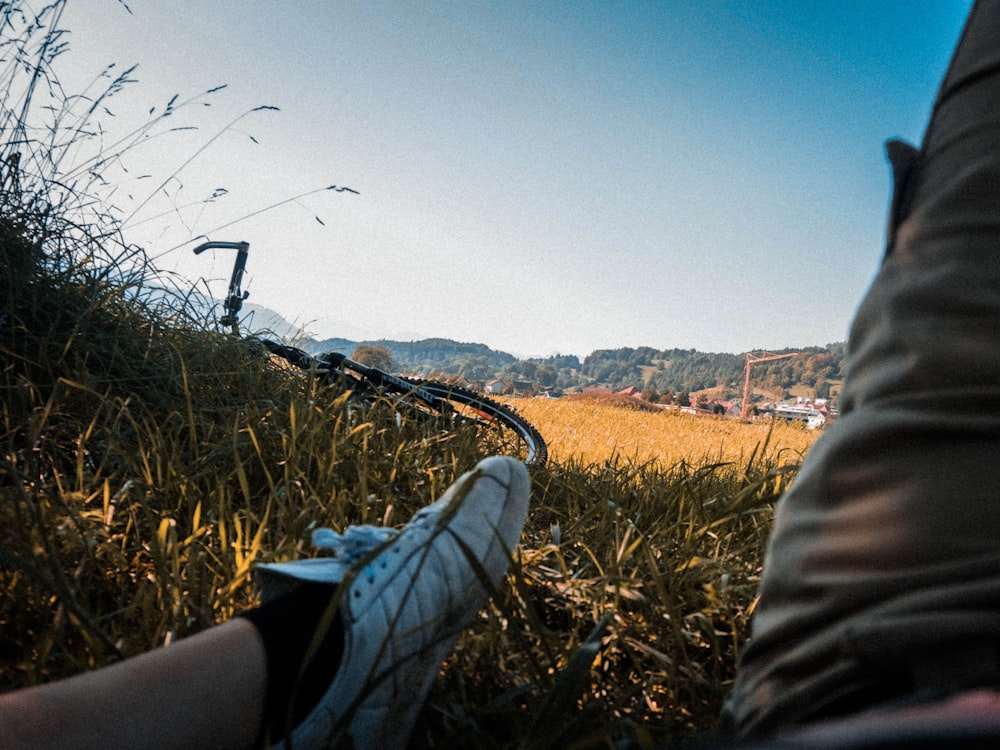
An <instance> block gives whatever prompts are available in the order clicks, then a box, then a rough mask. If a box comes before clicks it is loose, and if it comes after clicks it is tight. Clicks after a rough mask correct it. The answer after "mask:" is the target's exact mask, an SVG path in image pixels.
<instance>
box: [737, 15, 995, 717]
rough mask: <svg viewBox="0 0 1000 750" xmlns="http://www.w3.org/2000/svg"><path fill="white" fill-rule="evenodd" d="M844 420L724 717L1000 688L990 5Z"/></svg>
mask: <svg viewBox="0 0 1000 750" xmlns="http://www.w3.org/2000/svg"><path fill="white" fill-rule="evenodd" d="M889 152H890V154H889V155H890V159H891V161H892V162H893V171H894V176H895V191H894V192H895V195H894V198H893V202H892V209H891V215H890V226H889V234H888V249H887V254H886V257H885V260H884V262H883V265H882V268H881V270H880V271H879V273H878V276H877V277H876V279H875V281H874V283H873V284H872V287H871V289H870V290H869V292H868V294H867V296H866V298H865V299H864V301H863V303H862V305H861V307H860V308H859V310H858V313H857V316H856V318H855V320H854V323H853V326H852V328H851V333H850V340H849V358H848V373H847V378H846V381H845V384H844V390H843V393H842V396H841V407H842V416H841V417H840V418H839V419H838V420H837V421H836V423H835V424H833V425H832V426H831V427H830V428H828V430H827V431H826V433H825V434H824V435H823V436H822V437H821V438H820V439H819V440H818V441H817V443H816V444H815V445H814V447H813V448H812V450H811V451H810V453H809V455H808V457H807V458H806V461H805V464H804V466H803V469H802V471H801V473H800V474H799V476H798V478H797V479H796V481H795V483H794V485H793V487H792V488H791V490H790V491H789V492H788V493H787V495H786V496H785V497H784V498H783V499H782V501H781V502H780V504H779V507H778V510H777V515H776V519H775V524H774V530H773V533H772V537H771V540H770V544H769V548H768V552H767V556H766V559H765V564H764V572H763V578H762V584H761V589H760V603H759V606H758V609H757V612H756V614H755V619H754V623H753V634H752V638H751V640H750V643H749V645H748V646H747V648H746V650H745V652H744V653H743V654H742V657H741V662H740V669H739V673H738V677H737V680H736V684H735V687H734V690H733V693H732V697H731V701H730V704H729V707H728V709H727V710H728V712H729V714H730V718H731V719H732V721H733V722H734V723H735V727H736V729H737V731H738V732H739V733H740V734H742V735H746V736H754V735H758V736H759V735H769V734H773V733H776V732H780V731H783V730H785V729H788V728H791V727H795V726H801V725H803V724H806V723H809V722H812V721H815V720H817V719H821V718H828V717H834V716H843V715H848V714H850V713H852V712H855V711H857V710H859V709H862V708H865V707H869V706H872V705H875V704H878V703H884V702H891V701H894V700H898V699H900V698H905V697H908V696H910V697H912V696H916V695H920V694H925V695H927V696H931V695H933V694H935V693H948V692H950V691H955V690H959V689H962V688H965V687H968V686H972V685H978V684H988V685H997V684H1000V657H998V653H1000V650H998V645H1000V1H998V0H978V2H977V4H976V5H975V6H974V8H973V10H972V12H971V14H970V16H969V19H968V21H967V25H966V28H965V31H964V33H963V36H962V38H961V40H960V42H959V45H958V48H957V49H956V52H955V56H954V58H953V60H952V63H951V66H950V67H949V70H948V72H947V75H946V77H945V80H944V82H943V84H942V86H941V90H940V92H939V94H938V99H937V101H936V103H935V107H934V111H933V114H932V116H931V122H930V125H929V127H928V130H927V133H926V135H925V137H924V143H923V146H922V147H921V149H920V150H919V152H918V151H916V150H914V149H911V148H909V147H907V146H905V144H902V143H898V142H897V143H891V144H890V145H889Z"/></svg>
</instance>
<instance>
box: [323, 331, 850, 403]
mask: <svg viewBox="0 0 1000 750" xmlns="http://www.w3.org/2000/svg"><path fill="white" fill-rule="evenodd" d="M309 348H310V349H311V350H312V351H330V350H336V351H341V352H344V353H346V354H349V355H350V354H352V353H354V352H356V351H359V350H360V351H363V352H365V354H366V355H367V356H370V355H371V354H372V352H373V350H374V352H375V353H376V354H377V353H378V352H379V351H381V352H383V353H385V352H388V355H390V356H389V359H388V360H381V361H378V360H376V361H375V362H374V364H378V365H379V366H385V365H389V366H390V367H391V368H393V369H395V370H397V371H399V372H403V373H408V374H412V375H417V376H421V377H432V376H433V377H438V378H442V377H453V378H461V379H462V380H464V381H467V382H468V383H471V384H473V385H477V386H480V387H485V385H486V384H487V383H491V382H493V381H497V380H499V381H503V382H504V383H505V384H506V385H507V387H508V389H509V390H516V391H519V392H530V391H535V392H541V391H548V392H552V393H555V394H559V393H564V392H573V391H579V390H582V389H583V388H585V387H587V386H595V387H598V388H605V389H609V390H613V391H619V390H623V389H626V388H636V389H638V390H640V391H643V392H644V393H645V394H646V395H647V397H649V398H652V399H654V400H659V399H660V398H661V397H669V396H671V395H673V396H677V395H680V394H691V393H696V392H700V391H705V390H708V389H716V390H717V391H718V397H720V398H739V397H741V396H742V390H743V379H744V371H745V366H746V358H745V356H744V355H742V354H724V353H707V352H699V351H697V350H695V349H665V350H659V349H654V348H652V347H638V348H621V349H599V350H597V351H594V352H593V353H591V354H590V355H589V356H587V357H585V358H584V359H583V360H582V361H581V360H580V358H579V357H576V356H572V355H556V356H552V357H544V358H532V359H518V358H516V357H514V356H513V355H511V354H507V353H505V352H498V351H495V350H493V349H490V348H489V347H487V346H485V345H483V344H469V343H460V342H457V341H451V340H449V339H424V340H422V341H411V342H400V341H388V340H380V341H363V342H358V341H350V340H347V339H326V340H324V341H319V342H311V343H310V345H309ZM792 352H797V354H795V356H791V357H787V358H785V359H777V360H772V361H765V362H759V363H756V364H755V365H754V366H753V369H752V371H751V378H752V380H751V383H752V386H753V389H754V390H755V391H756V392H758V393H767V394H769V395H770V396H771V397H773V398H776V399H778V398H786V397H788V396H789V395H792V393H793V392H795V393H797V394H801V393H807V394H808V395H812V396H815V397H817V398H834V397H835V396H836V391H837V387H838V386H839V383H840V381H841V379H842V378H843V366H844V355H845V345H844V344H843V343H835V344H828V345H827V346H824V347H818V346H817V347H807V348H803V349H784V350H775V351H771V352H769V354H790V353H792Z"/></svg>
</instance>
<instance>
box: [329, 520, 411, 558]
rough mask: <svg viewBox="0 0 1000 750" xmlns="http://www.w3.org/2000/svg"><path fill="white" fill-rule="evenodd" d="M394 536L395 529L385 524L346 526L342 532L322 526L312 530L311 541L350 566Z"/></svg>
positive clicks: (395, 534) (397, 533) (395, 533)
mask: <svg viewBox="0 0 1000 750" xmlns="http://www.w3.org/2000/svg"><path fill="white" fill-rule="evenodd" d="M396 536H399V531H398V530H397V529H390V528H386V527H385V526H348V527H347V529H346V530H345V531H344V533H342V534H338V533H337V532H336V531H334V530H333V529H328V528H325V527H324V528H319V529H314V530H313V533H312V543H313V546H315V547H318V548H319V549H325V550H330V551H331V552H333V554H334V555H335V556H336V558H337V561H338V562H341V563H343V564H344V565H347V566H350V565H353V564H354V563H356V562H357V561H358V560H360V559H361V558H363V557H364V556H365V555H367V554H368V553H369V552H371V551H372V550H373V549H375V548H377V547H379V546H380V545H382V544H385V543H386V542H387V541H389V540H390V539H392V538H393V537H396Z"/></svg>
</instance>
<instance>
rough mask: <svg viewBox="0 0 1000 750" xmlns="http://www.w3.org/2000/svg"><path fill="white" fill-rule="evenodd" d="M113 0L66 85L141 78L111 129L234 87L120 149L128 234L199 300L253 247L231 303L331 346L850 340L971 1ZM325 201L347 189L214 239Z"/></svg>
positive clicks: (523, 348) (80, 42)
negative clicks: (893, 161)
mask: <svg viewBox="0 0 1000 750" xmlns="http://www.w3.org/2000/svg"><path fill="white" fill-rule="evenodd" d="M128 4H129V7H130V8H131V11H132V13H131V14H129V13H127V12H126V11H125V10H123V8H122V6H121V5H120V4H119V3H118V2H116V0H86V2H82V1H80V0H77V1H76V2H73V1H72V0H71V2H70V5H69V8H68V10H67V13H66V15H65V16H64V18H63V25H64V26H65V27H67V28H68V29H69V30H70V32H71V37H70V44H71V52H70V53H69V54H67V55H66V56H65V59H66V61H67V62H66V68H65V70H64V73H63V75H64V76H65V80H66V81H67V82H69V83H75V82H77V81H79V83H80V85H85V83H86V82H87V81H89V80H90V79H91V78H92V77H93V75H94V74H96V73H98V72H99V71H100V70H101V69H102V68H103V66H104V65H106V64H108V63H112V62H114V63H118V64H119V65H120V66H122V67H125V66H128V65H131V64H133V63H138V65H139V67H138V69H137V71H136V73H135V76H134V77H135V78H136V79H137V82H136V83H134V84H131V85H130V86H128V87H126V90H125V91H124V92H122V94H120V95H118V96H116V97H115V99H114V100H113V102H112V104H111V106H110V109H111V111H112V112H113V113H114V115H115V116H114V117H113V118H108V119H107V122H106V123H105V126H106V127H107V128H108V131H109V132H111V131H113V130H114V129H115V128H121V129H127V128H128V127H129V125H130V123H133V122H137V121H141V120H142V118H144V117H146V116H147V113H148V111H149V109H150V108H151V107H157V108H160V107H162V106H163V105H164V104H165V103H166V102H167V101H168V100H169V99H170V97H172V96H173V95H174V94H180V96H181V99H185V98H188V97H197V96H198V95H199V94H201V92H204V91H207V90H208V89H211V88H213V87H215V86H217V85H220V84H227V87H226V88H225V89H224V90H222V91H218V92H215V93H213V94H210V95H206V96H204V97H201V98H200V99H197V101H196V103H195V104H192V105H191V106H189V107H187V108H184V109H182V110H180V111H178V112H177V113H176V114H175V115H173V116H172V117H171V118H170V119H169V123H167V124H169V125H171V126H173V127H177V126H186V125H191V126H194V127H196V128H197V129H195V130H180V131H177V132H168V133H164V134H162V135H161V136H158V137H156V138H151V139H149V141H148V142H147V143H144V144H142V145H141V146H140V147H138V148H136V149H135V150H133V151H132V152H130V153H129V154H127V155H126V158H125V159H124V160H123V163H124V164H125V166H126V167H127V168H128V169H129V172H128V174H127V175H123V178H122V179H123V189H122V190H120V191H118V192H117V193H116V194H115V195H114V196H112V197H111V199H110V200H111V201H112V202H113V203H114V205H115V206H116V207H117V209H118V210H120V211H121V215H122V216H123V217H128V220H127V221H126V223H125V229H126V237H127V238H128V239H130V240H132V241H135V242H138V243H140V244H142V245H143V246H145V247H147V248H148V249H149V250H150V252H151V254H153V255H154V256H156V257H157V258H158V262H160V263H161V265H163V266H164V267H165V268H167V269H169V270H171V271H173V272H176V273H177V274H179V275H180V276H181V277H182V278H185V279H192V280H196V279H200V278H204V279H207V280H208V282H207V283H208V286H209V288H210V289H212V290H213V291H215V292H216V293H217V294H221V293H222V292H223V291H224V285H225V280H226V279H228V273H229V264H230V262H231V257H227V256H225V254H220V255H219V256H218V257H209V256H208V255H205V256H198V257H197V258H196V257H194V256H193V255H192V254H191V253H190V248H191V247H193V245H194V243H195V241H196V239H197V238H198V237H199V236H201V235H208V236H210V237H211V238H212V239H217V240H247V241H249V242H250V243H251V257H250V266H249V269H250V274H249V277H248V281H249V286H248V289H249V291H250V293H251V297H250V301H251V302H254V303H257V304H260V305H264V306H267V307H270V308H273V309H275V310H277V311H279V312H280V313H281V314H282V315H284V316H285V317H286V318H288V319H289V320H290V321H293V322H295V323H297V324H299V325H303V326H305V327H306V328H307V329H308V330H309V331H310V332H312V333H314V334H316V335H318V336H321V337H327V336H344V337H347V338H354V339H376V338H396V339H404V340H410V339H417V338H425V337H435V336H440V337H447V338H453V339H458V340H461V341H475V342H481V343H485V344H487V345H488V346H490V347H492V348H495V349H501V350H504V351H509V352H511V353H514V354H517V355H519V356H539V355H548V354H554V353H562V354H577V355H581V356H582V355H586V354H588V353H590V352H591V351H593V350H594V349H600V348H616V347H620V346H653V347H656V348H672V347H683V348H695V349H699V350H702V351H722V352H733V353H739V352H743V351H747V350H751V349H776V348H783V347H799V346H809V345H823V344H826V343H829V342H832V341H841V340H844V339H845V338H846V335H847V328H848V324H849V321H850V318H851V315H852V314H853V311H854V309H855V307H856V306H857V303H858V302H859V300H860V298H861V296H862V294H863V293H864V291H865V289H866V287H867V286H868V284H869V283H870V281H871V278H872V276H873V274H874V273H875V271H876V269H877V265H878V261H879V258H880V256H881V251H882V248H881V246H882V241H883V234H884V225H885V213H886V206H887V204H888V191H889V176H888V175H889V173H888V168H887V166H886V163H885V159H884V156H883V152H882V144H883V142H884V141H885V139H887V138H889V137H893V136H902V137H905V138H907V139H908V140H911V141H913V142H918V141H919V139H920V136H921V134H922V132H923V129H924V127H925V124H926V119H927V116H928V114H929V111H930V107H931V104H932V102H933V97H934V94H935V91H936V89H937V85H938V83H939V82H940V80H941V77H942V76H943V74H944V71H945V68H946V66H947V62H948V59H949V57H950V55H951V51H952V48H953V46H954V43H955V41H956V39H957V37H958V34H959V32H960V29H961V25H962V22H963V21H964V18H965V15H966V13H967V11H968V8H969V6H970V2H969V1H968V0H953V1H951V0H867V1H864V2H862V1H853V2H852V1H851V0H843V1H839V2H808V1H805V0H744V1H743V2H723V1H722V0H717V1H715V2H713V1H711V0H685V1H682V0H674V1H671V2H667V1H665V2H659V3H653V2H513V1H511V2H502V3H501V2H496V3H489V4H487V3H481V2H475V1H473V0H463V1H462V2H437V3H417V2H376V3H356V2H330V1H328V0H302V1H300V2H295V1H294V0H293V1H290V2H288V3H273V2H263V1H261V0H242V1H241V2H238V3H237V2H216V3H206V2H196V1H195V0H172V2H170V3H163V2H153V0H129V3H128ZM205 103H208V104H211V106H203V104H205ZM261 105H267V106H274V107H278V108H279V111H270V110H268V111H259V112H252V113H249V114H246V115H245V116H242V117H241V115H244V114H245V113H247V112H249V110H252V109H254V108H255V107H258V106H261ZM234 120H238V121H237V122H236V123H235V124H231V123H233V121H234ZM161 129H164V128H161ZM251 136H252V138H251ZM213 138H214V140H212V142H211V144H210V145H209V146H208V147H207V148H205V149H204V150H203V151H201V152H200V153H199V150H200V149H201V148H202V147H203V146H205V145H206V143H208V141H209V140H211V139H213ZM192 156H193V157H194V158H191V157H192ZM188 159H190V162H188ZM146 174H148V175H150V176H149V177H143V178H141V179H140V176H141V175H146ZM167 178H170V179H167ZM163 183H166V184H165V185H163ZM330 184H336V185H342V186H349V187H351V188H353V189H354V190H357V191H358V192H359V193H360V194H359V195H354V194H352V193H332V192H323V193H318V194H314V195H311V196H308V197H305V198H303V199H301V200H299V201H295V202H292V203H288V204H286V205H284V206H282V207H280V208H277V209H274V210H271V211H266V212H264V213H261V214H259V215H256V216H252V217H250V218H248V219H246V220H244V221H241V222H238V223H236V224H233V225H231V226H229V227H227V228H225V229H217V228H218V227H221V226H223V225H226V224H229V223H230V222H233V221H235V220H237V219H239V218H240V217H243V216H247V215H248V214H252V213H254V212H256V211H257V210H258V209H261V208H264V207H266V206H269V205H271V204H274V203H277V202H280V201H283V200H285V199H287V198H289V197H292V196H296V195H299V194H302V193H304V192H308V191H310V190H312V189H314V188H319V187H323V186H326V185H330ZM161 185H163V188H162V189H158V188H160V186H161ZM217 188H225V189H226V190H227V194H226V195H225V196H223V197H221V198H218V199H216V200H213V201H212V202H210V203H205V202H204V200H203V199H204V198H205V197H206V196H209V195H211V194H212V193H213V192H216V190H217ZM150 197H151V199H150V200H149V201H148V202H146V199H147V198H150ZM142 204H144V205H142ZM187 204H193V205H187ZM140 205H141V208H139V210H138V211H136V208H137V207H139V206H140ZM133 213H134V214H135V215H134V216H133ZM317 216H318V217H319V218H320V219H321V220H322V222H323V223H322V224H320V222H318V221H317V220H316V217H317ZM154 217H155V218H154ZM185 243H187V244H185Z"/></svg>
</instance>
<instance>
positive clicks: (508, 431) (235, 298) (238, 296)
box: [194, 241, 548, 465]
mask: <svg viewBox="0 0 1000 750" xmlns="http://www.w3.org/2000/svg"><path fill="white" fill-rule="evenodd" d="M216 249H221V250H236V260H235V261H234V263H233V272H232V275H231V276H230V280H229V289H228V292H227V294H226V299H225V300H224V301H223V310H224V315H223V316H222V317H221V318H220V319H219V324H220V325H222V326H224V327H229V328H230V330H231V331H232V333H233V334H235V335H237V336H239V335H241V334H240V321H239V312H240V310H241V309H242V307H243V302H244V301H245V300H246V299H247V298H248V297H249V296H250V293H249V292H247V291H244V290H243V288H242V283H243V274H244V271H245V270H246V263H247V257H248V255H249V251H250V243H248V242H221V241H208V242H203V243H201V244H200V245H198V246H197V247H195V248H194V253H195V255H200V254H201V253H203V252H205V251H206V250H216ZM256 340H257V341H259V343H260V344H261V345H262V346H263V347H264V348H265V349H267V351H268V352H270V353H271V354H273V355H275V356H277V357H280V358H281V359H284V360H285V361H287V362H288V363H290V364H291V365H293V366H295V367H297V368H299V369H302V370H306V371H308V372H310V373H312V374H314V375H315V376H316V377H318V378H320V380H321V382H322V383H323V384H325V385H330V386H332V385H335V384H340V385H342V387H344V388H346V389H348V390H350V391H351V392H352V394H353V396H354V397H355V398H357V399H361V400H365V401H373V400H374V399H376V398H379V397H385V398H389V399H391V400H392V401H394V403H395V404H396V405H397V406H399V407H406V408H408V409H409V410H411V411H413V412H414V413H415V414H417V415H418V416H419V417H421V418H432V419H434V420H437V421H441V422H443V423H445V424H446V425H448V426H449V427H451V426H456V427H457V426H460V425H473V426H474V427H475V428H476V429H477V430H479V431H480V433H481V434H482V435H483V436H484V437H485V438H486V440H487V441H488V444H489V445H490V447H491V451H492V452H498V453H503V454H504V455H512V456H515V457H516V458H520V459H521V460H522V461H524V462H525V463H526V464H537V465H541V464H544V463H545V461H546V460H547V458H548V449H547V447H546V445H545V441H544V440H543V439H542V436H541V434H540V433H539V432H538V430H537V429H535V427H534V426H533V425H532V424H531V423H530V422H528V421H527V420H525V419H524V418H523V417H521V416H520V415H519V414H517V413H516V412H515V411H514V410H513V409H511V408H509V407H507V406H504V405H503V404H500V403H498V402H496V401H493V400H492V399H489V398H486V397H485V396H482V395H480V394H478V393H476V392H475V391H471V390H469V389H467V388H462V387H460V386H456V385H448V384H445V383H439V382H435V381H433V380H424V379H420V378H410V377H406V376H401V375H393V374H391V373H388V372H386V371H385V370H382V369H380V368H378V367H369V366H368V365H365V364H363V363H361V362H356V361H354V360H352V359H350V358H349V357H347V356H346V355H344V354H341V353H339V352H325V353H322V354H318V355H312V354H309V353H308V352H306V351H305V350H303V349H299V348H297V347H294V346H288V345H286V344H281V343H279V342H277V341H272V340H270V339H263V338H262V339H256Z"/></svg>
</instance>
